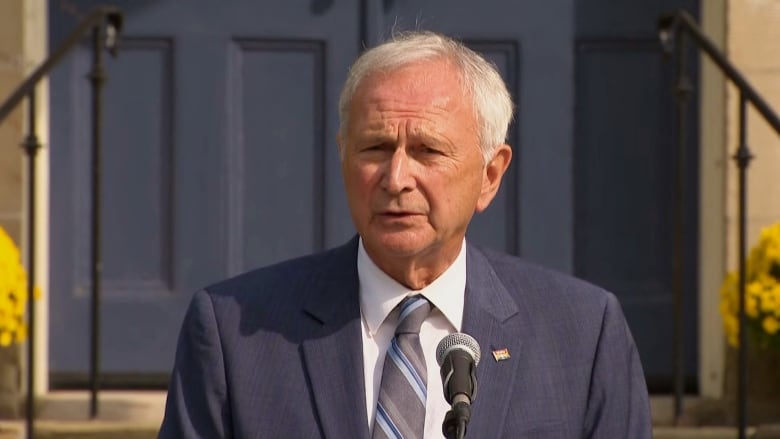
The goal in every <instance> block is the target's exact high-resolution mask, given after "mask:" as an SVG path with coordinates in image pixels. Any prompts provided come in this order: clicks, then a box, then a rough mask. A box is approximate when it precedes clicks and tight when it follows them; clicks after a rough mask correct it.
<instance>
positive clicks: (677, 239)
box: [672, 32, 693, 424]
mask: <svg viewBox="0 0 780 439" xmlns="http://www.w3.org/2000/svg"><path fill="white" fill-rule="evenodd" d="M674 44H675V51H676V55H677V60H676V61H677V62H676V64H677V69H676V76H677V81H676V82H677V83H676V85H675V86H676V90H675V99H676V101H677V124H676V130H677V145H676V148H675V149H676V151H675V152H676V153H677V169H676V172H675V182H674V226H673V227H674V237H673V244H672V246H673V248H672V254H673V256H672V291H673V293H672V294H673V296H674V354H673V357H674V420H675V424H676V423H678V422H679V420H680V417H681V416H682V410H683V394H684V392H685V380H684V374H685V344H684V341H683V296H684V294H685V293H684V291H685V285H684V282H683V268H684V267H683V251H684V250H683V227H684V214H685V209H684V207H685V151H686V142H687V134H688V133H687V125H686V119H687V118H686V111H687V110H688V99H689V97H690V95H691V93H692V92H693V86H692V85H691V80H690V77H689V76H688V65H687V58H688V54H687V50H688V48H687V44H686V39H685V34H684V33H682V32H677V33H676V34H675V35H674Z"/></svg>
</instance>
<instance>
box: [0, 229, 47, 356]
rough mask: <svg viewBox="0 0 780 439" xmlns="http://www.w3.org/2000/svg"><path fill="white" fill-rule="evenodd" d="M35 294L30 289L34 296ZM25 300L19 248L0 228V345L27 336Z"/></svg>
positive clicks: (24, 275)
mask: <svg viewBox="0 0 780 439" xmlns="http://www.w3.org/2000/svg"><path fill="white" fill-rule="evenodd" d="M36 290H37V289H36ZM38 294H40V293H39V292H38V291H35V292H34V296H37V295H38ZM27 299H28V298H27V275H26V273H25V271H24V267H23V266H22V263H21V259H20V257H19V249H18V248H17V247H16V245H15V244H14V243H13V241H12V240H11V238H10V237H9V236H8V234H6V233H5V231H4V230H3V229H2V227H0V346H8V345H10V344H11V343H14V342H21V341H23V340H24V338H25V337H26V336H27V327H26V322H25V311H26V306H27Z"/></svg>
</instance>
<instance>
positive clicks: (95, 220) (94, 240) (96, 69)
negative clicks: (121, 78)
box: [88, 26, 106, 419]
mask: <svg viewBox="0 0 780 439" xmlns="http://www.w3.org/2000/svg"><path fill="white" fill-rule="evenodd" d="M104 37H105V34H104V27H103V26H96V27H95V28H94V29H93V30H92V49H93V51H92V71H91V72H90V73H89V75H88V78H89V80H90V83H91V85H92V206H91V210H92V233H91V234H90V241H91V242H90V244H91V256H92V258H91V259H92V266H91V280H92V300H91V317H92V331H91V335H92V336H91V340H90V371H89V372H90V373H89V388H90V405H89V414H90V417H91V418H92V419H95V418H96V417H97V415H98V391H99V389H100V383H99V375H100V372H99V371H100V280H101V273H102V262H103V261H102V258H101V252H100V235H101V220H100V213H101V212H100V211H101V209H100V201H101V200H100V193H101V190H100V189H101V186H100V180H101V148H102V144H101V140H102V139H101V130H102V128H103V124H102V118H101V112H102V97H103V95H102V93H103V85H104V84H105V81H106V72H105V66H104V65H103V49H104V44H105V40H104Z"/></svg>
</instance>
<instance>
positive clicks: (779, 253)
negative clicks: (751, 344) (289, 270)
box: [720, 223, 780, 347]
mask: <svg viewBox="0 0 780 439" xmlns="http://www.w3.org/2000/svg"><path fill="white" fill-rule="evenodd" d="M746 268H747V270H746V273H745V275H746V279H745V315H746V317H747V319H748V325H747V327H746V329H747V333H748V336H751V337H753V338H754V339H756V340H758V341H759V342H760V343H761V345H763V346H778V347H780V223H777V224H774V225H772V226H770V227H767V228H765V229H763V230H762V231H761V234H760V237H759V240H758V242H757V243H756V244H755V245H754V246H753V247H752V248H751V250H750V253H749V254H748V259H747V267H746ZM720 300H721V303H720V313H721V317H722V318H723V329H724V332H725V335H726V337H727V340H728V342H729V344H731V345H732V346H737V343H738V335H739V320H738V319H739V317H738V316H739V274H738V272H736V271H734V272H730V273H728V274H727V276H726V278H725V279H724V280H723V284H722V285H721V289H720Z"/></svg>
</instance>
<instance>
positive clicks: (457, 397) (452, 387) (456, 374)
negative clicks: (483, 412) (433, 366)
mask: <svg viewBox="0 0 780 439" xmlns="http://www.w3.org/2000/svg"><path fill="white" fill-rule="evenodd" d="M479 358H480V350H479V343H477V340H475V339H474V337H472V336H470V335H468V334H463V333H460V332H456V333H454V334H449V335H447V336H446V337H444V338H443V339H442V340H441V341H440V342H439V345H438V347H437V348H436V361H437V362H438V363H439V367H441V379H442V384H443V387H444V399H446V400H447V402H448V403H449V404H450V405H452V410H450V411H449V412H447V415H446V417H445V418H444V423H443V424H442V432H443V433H444V436H445V437H447V438H462V437H463V436H464V435H465V434H466V425H467V424H468V422H469V419H470V418H471V403H472V402H473V401H474V398H475V397H476V396H477V375H476V370H477V365H478V364H479Z"/></svg>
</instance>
